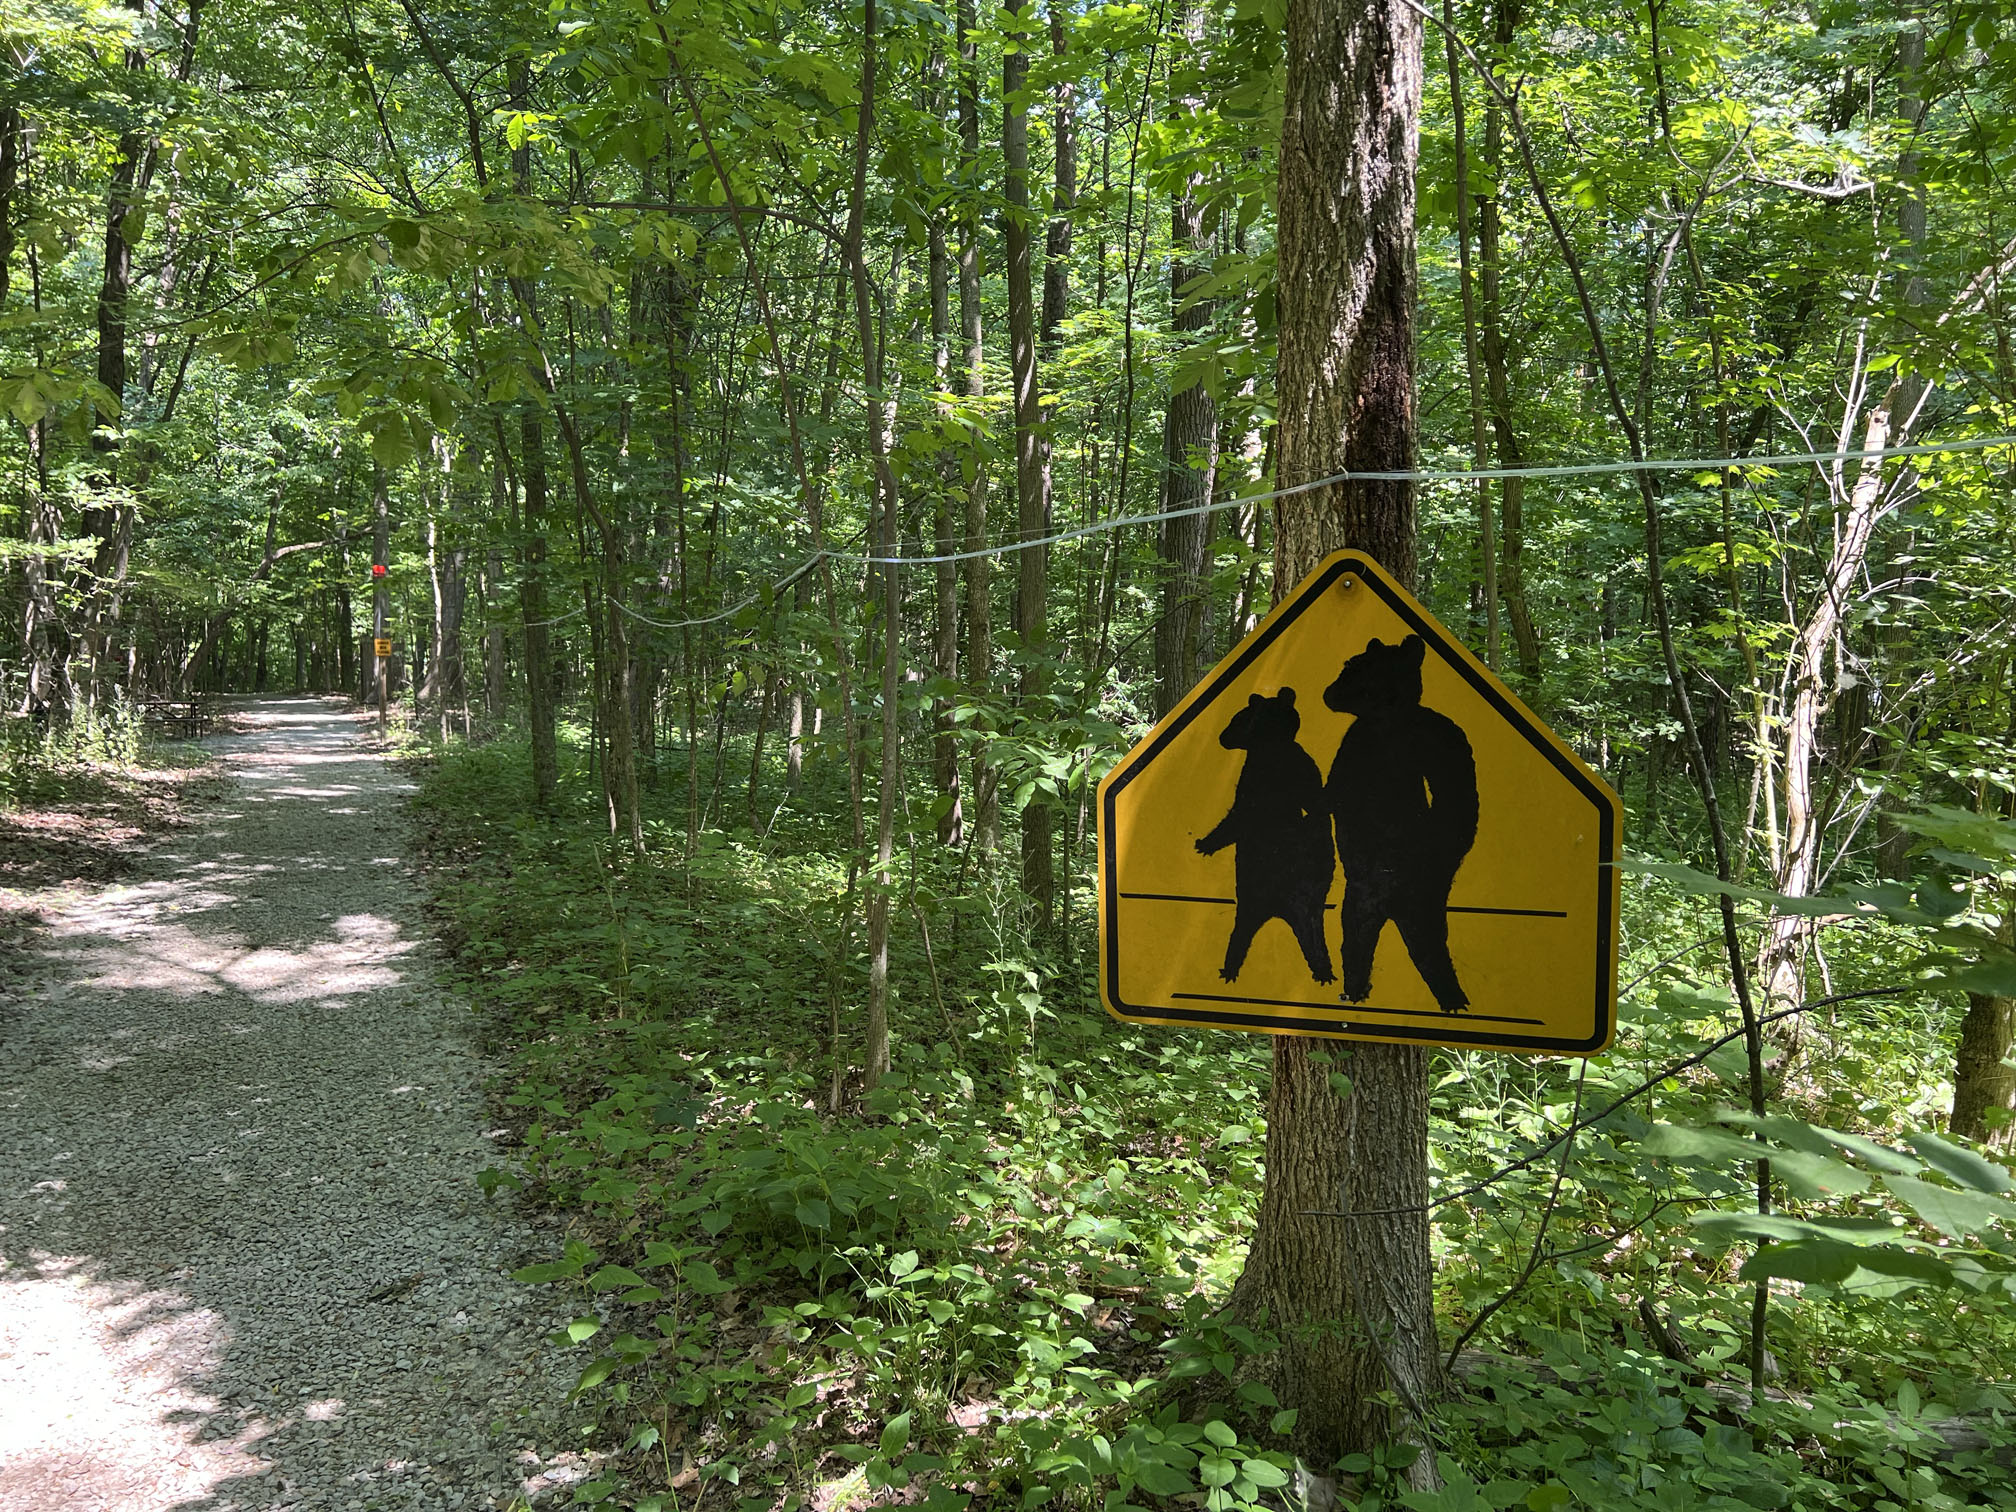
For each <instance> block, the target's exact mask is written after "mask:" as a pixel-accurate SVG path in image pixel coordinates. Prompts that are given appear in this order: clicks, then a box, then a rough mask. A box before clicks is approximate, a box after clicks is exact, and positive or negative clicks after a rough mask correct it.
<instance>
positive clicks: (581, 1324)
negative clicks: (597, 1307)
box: [567, 1318, 602, 1344]
mask: <svg viewBox="0 0 2016 1512" xmlns="http://www.w3.org/2000/svg"><path fill="white" fill-rule="evenodd" d="M600 1332H602V1320H601V1319H600V1318H576V1319H575V1320H574V1321H573V1322H572V1323H569V1324H568V1325H567V1338H568V1340H569V1342H571V1343H575V1344H582V1343H586V1342H587V1341H588V1340H589V1339H592V1338H594V1337H595V1335H597V1334H598V1333H600Z"/></svg>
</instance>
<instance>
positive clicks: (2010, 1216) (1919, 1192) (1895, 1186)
mask: <svg viewBox="0 0 2016 1512" xmlns="http://www.w3.org/2000/svg"><path fill="white" fill-rule="evenodd" d="M1883 1185H1885V1186H1886V1187H1888V1188H1889V1189H1890V1191H1891V1193H1892V1194H1893V1195H1894V1196H1896V1197H1897V1198H1898V1200H1900V1201H1901V1202H1903V1203H1904V1204H1906V1205H1907V1206H1908V1207H1909V1208H1910V1209H1911V1210H1912V1211H1913V1212H1914V1213H1916V1214H1917V1215H1918V1216H1919V1217H1920V1218H1923V1219H1924V1220H1925V1221H1926V1222H1927V1223H1929V1224H1931V1225H1932V1227H1934V1228H1936V1229H1937V1230H1939V1232H1940V1233H1942V1234H1944V1235H1945V1236H1946V1237H1947V1238H1949V1239H1965V1238H1966V1237H1967V1236H1968V1235H1969V1234H1985V1233H1987V1232H1989V1230H1990V1228H1991V1226H1992V1225H1993V1224H1994V1223H1995V1221H1996V1220H1997V1219H2000V1220H2001V1221H2002V1222H2003V1223H2007V1224H2011V1225H2016V1203H2009V1202H2004V1201H2002V1199H2000V1198H1999V1197H1990V1196H1987V1195H1985V1194H1984V1193H1981V1192H1956V1191H1954V1190H1953V1189H1952V1188H1951V1187H1942V1186H1934V1185H1933V1184H1932V1183H1931V1182H1929V1181H1920V1180H1919V1179H1918V1178H1917V1177H1915V1176H1885V1177H1884V1178H1883Z"/></svg>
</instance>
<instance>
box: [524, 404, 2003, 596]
mask: <svg viewBox="0 0 2016 1512" xmlns="http://www.w3.org/2000/svg"><path fill="white" fill-rule="evenodd" d="M1998 446H2016V435H2007V436H1984V437H1979V438H1976V439H1974V440H1971V441H1939V442H1926V443H1923V444H1921V445H1917V446H1883V447H1873V448H1870V449H1868V450H1863V451H1824V452H1778V453H1775V454H1773V455H1770V456H1762V457H1650V458H1647V459H1646V460H1644V461H1642V462H1637V461H1630V460H1626V461H1622V462H1563V463H1555V464H1551V465H1543V466H1537V467H1459V468H1450V469H1428V470H1425V471H1424V470H1407V471H1393V472H1340V473H1332V474H1330V476H1329V477H1327V478H1316V479H1313V480H1312V481H1310V482H1308V483H1297V484H1294V485H1293V486H1292V487H1288V488H1275V489H1270V490H1268V491H1267V492H1266V493H1257V494H1242V495H1239V496H1237V497H1235V498H1230V499H1221V500H1216V501H1214V502H1212V503H1209V504H1192V505H1188V506H1186V507H1184V508H1182V509H1164V510H1158V511H1156V512H1155V513H1153V514H1133V515H1115V516H1114V517H1113V518H1112V519H1110V520H1099V521H1096V522H1095V523H1093V524H1090V525H1079V526H1076V527H1075V528H1073V529H1070V530H1060V531H1058V532H1056V533H1055V534H1054V535H1047V536H1038V537H1036V538H1035V539H1033V540H1028V541H1009V542H1007V543H1006V544H1004V545H1000V546H986V547H982V548H981V549H979V550H977V551H955V552H950V553H948V554H946V555H943V556H873V555H870V554H869V553H867V552H860V551H826V552H814V553H813V554H812V555H811V556H809V557H807V558H806V559H805V560H804V561H803V562H801V563H799V564H798V565H797V566H796V567H794V568H792V569H791V571H790V572H789V573H787V574H786V575H785V576H784V577H783V578H782V579H780V580H779V581H778V582H776V583H773V584H772V585H771V586H770V589H769V595H768V596H770V597H775V596H776V595H777V594H780V593H782V592H783V591H784V590H785V589H786V588H789V587H790V586H792V584H794V583H796V582H797V581H798V580H799V579H800V578H802V577H803V576H805V574H806V573H808V572H810V571H811V570H812V569H813V568H814V567H816V566H818V565H819V562H820V559H821V558H822V557H824V558H828V559H830V560H832V561H836V562H857V563H862V564H865V565H867V566H870V567H933V566H939V565H942V564H944V563H947V562H971V561H975V560H977V559H979V558H981V557H995V556H1006V555H1008V554H1010V553H1011V552H1017V551H1030V550H1033V549H1034V548H1036V547H1038V546H1054V545H1056V544H1058V543H1059V542H1062V541H1076V540H1080V539H1082V538H1084V537H1085V536H1091V535H1099V534H1101V533H1103V532H1105V531H1108V530H1122V529H1125V528H1126V527H1127V526H1129V525H1156V524H1160V523H1161V522H1162V521H1164V520H1181V519H1186V518H1188V517H1189V516H1191V515H1200V514H1211V513H1214V512H1215V511H1217V510H1220V509H1234V508H1238V507H1240V506H1242V505H1246V504H1265V503H1268V502H1270V501H1272V500H1275V499H1287V498H1292V497H1294V496H1295V495H1296V494H1303V493H1308V492H1310V491H1311V490H1313V489H1318V488H1328V487H1329V486H1330V485H1331V484H1333V483H1349V482H1359V483H1474V482H1478V481H1480V480H1483V479H1498V478H1589V477H1600V476H1604V475H1606V474H1614V473H1634V472H1700V471H1707V470H1709V469H1711V468H1712V469H1720V468H1725V467H1791V466H1797V465H1800V464H1803V463H1807V462H1816V463H1818V462H1826V463H1841V462H1856V461H1863V460H1866V459H1869V458H1881V457H1930V456H1943V455H1945V454H1947V453H1950V452H1977V451H1988V450H1990V449H1992V448H1994V447H1998ZM764 597H765V595H764V594H763V593H752V594H750V595H749V596H748V597H747V598H745V599H743V600H742V601H741V602H740V603H738V604H736V605H734V606H733V607H732V608H728V609H724V610H722V611H721V612H720V613H719V614H710V615H706V616H704V617H703V618H700V619H685V620H659V619H652V618H651V617H650V616H649V615H646V614H639V613H638V612H637V611H636V610H635V609H632V608H630V607H629V606H628V605H626V604H620V603H619V604H618V605H617V606H616V607H617V608H618V609H620V610H622V612H623V613H624V614H626V615H628V616H629V617H630V618H631V619H634V620H637V621H638V622H639V623H641V624H646V625H650V626H652V627H653V628H655V629H659V630H686V629H695V628H698V627H699V626H701V625H715V624H719V623H720V622H721V621H722V620H725V619H733V618H734V617H735V616H736V615H738V614H740V613H741V612H742V611H743V610H744V609H747V608H748V607H749V606H750V605H751V604H756V603H760V602H762V600H763V598H764ZM575 612H576V613H579V612H580V611H579V610H577V611H575ZM566 617H567V616H564V615H563V616H562V618H563V619H564V618H566ZM548 623H549V624H551V623H556V622H555V621H548Z"/></svg>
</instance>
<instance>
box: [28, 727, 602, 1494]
mask: <svg viewBox="0 0 2016 1512" xmlns="http://www.w3.org/2000/svg"><path fill="white" fill-rule="evenodd" d="M237 713H238V715H239V719H238V724H239V727H240V730H241V733H236V734H232V735H227V736H221V737H218V738H217V739H216V740H215V741H214V742H213V744H214V746H215V748H216V749H217V750H218V751H219V752H220V753H221V754H222V755H223V756H224V758H225V760H226V762H227V765H228V769H229V772H230V775H231V778H232V779H233V780H232V791H231V793H230V795H229V797H228V798H227V799H226V800H225V802H224V803H223V804H222V805H221V806H220V807H219V808H218V809H216V810H214V811H213V812H212V813H211V814H209V815H208V816H207V818H206V821H205V822H204V823H202V824H200V825H199V826H197V827H195V828H192V829H188V830H183V831H179V832H177V833H176V834H174V835H173V836H171V837H170V838H169V839H168V840H167V841H166V842H165V843H164V844H163V846H162V848H161V849H159V850H158V851H156V852H155V853H154V854H153V855H152V856H151V857H150V858H148V860H147V862H146V863H144V865H143V869H142V875H143V876H144V877H145V878H146V879H147V880H144V881H141V882H138V883H136V884H134V885H129V886H120V887H113V888H109V889H105V890H103V891H102V892H98V893H96V894H94V895H91V896H87V897H85V898H83V899H82V900H81V901H78V902H75V903H72V904H69V905H66V906H64V907H63V908H62V909H61V910H60V911H59V913H58V917H57V921H56V927H55V928H54V929H53V931H52V932H51V934H50V936H49V938H48V939H47V940H46V941H45V942H44V945H43V947H42V952H41V954H42V957H43V959H42V961H41V962H40V963H39V965H38V966H37V967H32V968H31V969H30V971H29V973H28V975H27V976H26V977H25V978H16V979H14V980H13V981H12V982H11V984H10V985H9V986H8V987H6V988H4V989H0V991H4V992H5V993H6V994H7V995H6V996H5V997H4V998H0V1512H240V1509H250V1508H265V1507H296V1508H302V1509H309V1508H320V1509H340V1512H350V1509H365V1508H381V1509H399V1512H406V1509H413V1512H435V1509H450V1508H452V1509H457V1512H460V1509H491V1508H506V1507H511V1506H514V1505H520V1504H522V1502H524V1501H527V1500H529V1501H530V1502H531V1503H532V1504H533V1505H540V1504H542V1503H545V1502H546V1501H548V1500H551V1501H553V1502H555V1503H559V1502H563V1501H565V1500H566V1499H567V1496H568V1485H569V1483H570V1482H572V1481H573V1480H576V1479H579V1478H581V1476H582V1475H583V1474H584V1470H583V1467H582V1465H581V1462H580V1461H579V1459H578V1457H576V1456H574V1455H572V1454H569V1453H566V1452H564V1446H565V1444H566V1443H567V1433H566V1424H567V1422H568V1421H569V1416H568V1413H567V1410H566V1407H565V1404H564V1398H565V1395H566V1390H567V1387H568V1385H570V1384H571V1379H570V1378H569V1377H567V1376H566V1375H565V1374H564V1370H565V1367H564V1366H563V1365H562V1364H561V1362H560V1361H559V1360H558V1359H557V1357H556V1356H557V1351H554V1350H552V1349H550V1348H549V1347H547V1346H546V1345H544V1344H543V1343H542V1336H543V1334H544V1333H545V1332H546V1331H547V1330H550V1329H551V1328H553V1327H555V1326H557V1325H558V1324H559V1323H560V1322H561V1321H563V1320H562V1319H561V1318H559V1317H558V1316H556V1315H555V1314H553V1313H552V1312H550V1311H549V1310H548V1309H550V1307H551V1305H552V1304H551V1303H550V1302H548V1301H547V1300H546V1299H545V1298H544V1297H543V1296H542V1295H540V1294H537V1293H531V1292H528V1291H527V1290H526V1289H524V1288H521V1287H518V1286H516V1285H514V1284H513V1283H512V1282H511V1281H510V1279H509V1277H508V1274H507V1272H508V1270H509V1269H510V1268H511V1267H512V1266H514V1265H521V1264H524V1263H527V1262H528V1261H530V1260H534V1259H543V1258H549V1257H550V1256H551V1254H552V1253H553V1251H554V1250H555V1249H556V1248H557V1246H556V1245H555V1244H554V1243H552V1242H551V1241H550V1240H549V1239H547V1238H545V1237H542V1236H541V1235H539V1234H538V1233H536V1232H534V1231H533V1229H531V1228H530V1227H529V1226H528V1225H527V1223H526V1222H525V1220H524V1219H522V1218H521V1217H519V1216H518V1215H516V1214H515V1213H514V1212H513V1210H512V1209H511V1207H510V1206H509V1205H508V1203H507V1202H506V1201H504V1200H502V1199H499V1200H494V1201H486V1200H485V1199H484V1198H483V1196H482V1195H481V1193H480V1192H479V1191H478V1190H477V1187H476V1182H475V1175H476V1172H477V1171H479V1170H480V1169H482V1168H483V1167H484V1166H485V1165H487V1164H490V1163H491V1160H492V1157H491V1154H490V1146H489V1135H488V1133H486V1130H485V1125H484V1106H483V1099H482V1096H481V1093H480V1090H479V1083H480V1078H481V1076H482V1072H483V1066H482V1063H481V1061H480V1059H479V1057H478V1054H477V1051H476V1048H475V1045H474V1042H473V1034H474V1029H475V1024H474V1022H473V1016H472V1015H471V1013H470V1011H469V1009H468V1007H467V1006H466V1005H465V1004H461V1003H458V1002H457V1001H456V1000H455V999H454V998H453V997H451V996H450V995H448V994H446V993H444V992H442V991H441V990H439V989H438V988H437V987H436V986H435V985H434V984H433V980H432V970H433V966H434V961H433V957H432V955H431V947H430V946H429V944H428V942H427V931H426V927H425V923H424V920H423V918H422V916H421V913H420V909H419V901H418V896H417V893H416V891H415V889H414V886H413V884H412V882H411V880H410V877H409V868H408V865H407V862H406V860H405V859H404V854H403V851H404V829H403V820H402V817H401V815H400V812H399V803H400V798H401V795H402V794H404V793H405V792H407V791H410V784H408V783H406V782H405V781H404V780H403V779H401V778H400V777H399V776H398V775H397V774H396V773H395V772H394V771H393V770H392V769H391V768H389V767H388V766H387V765H386V763H385V762H384V761H383V759H382V758H381V757H379V756H378V755H376V754H374V753H373V752H371V751H370V750H368V749H367V748H366V747H365V746H364V744H363V743H362V741H361V739H360V736H361V733H362V732H361V729H360V726H359V724H358V722H357V721H356V719H355V718H354V717H353V716H351V715H349V714H347V713H346V712H344V711H343V709H342V708H341V707H340V706H339V705H338V704H336V703H334V702H331V701H328V700H318V699H310V698H292V699H270V700H262V701H259V702H254V703H245V704H240V705H238V707H237Z"/></svg>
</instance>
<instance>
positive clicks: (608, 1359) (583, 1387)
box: [574, 1355, 618, 1396]
mask: <svg viewBox="0 0 2016 1512" xmlns="http://www.w3.org/2000/svg"><path fill="white" fill-rule="evenodd" d="M617 1363H618V1361H617V1359H616V1357H615V1356H614V1355H604V1356H602V1358H601V1359H599V1360H597V1361H596V1362H595V1363H594V1364H593V1365H590V1366H589V1367H588V1368H587V1369H586V1370H584V1371H582V1372H581V1379H580V1380H579V1381H578V1382H576V1383H575V1386H574V1393H575V1395H577V1396H578V1395H580V1394H581V1393H582V1392H584V1391H592V1390H594V1388H595V1387H597V1386H600V1385H601V1384H602V1383H603V1382H604V1381H606V1380H608V1379H609V1377H610V1376H611V1375H613V1374H614V1373H615V1370H616V1366H617Z"/></svg>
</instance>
